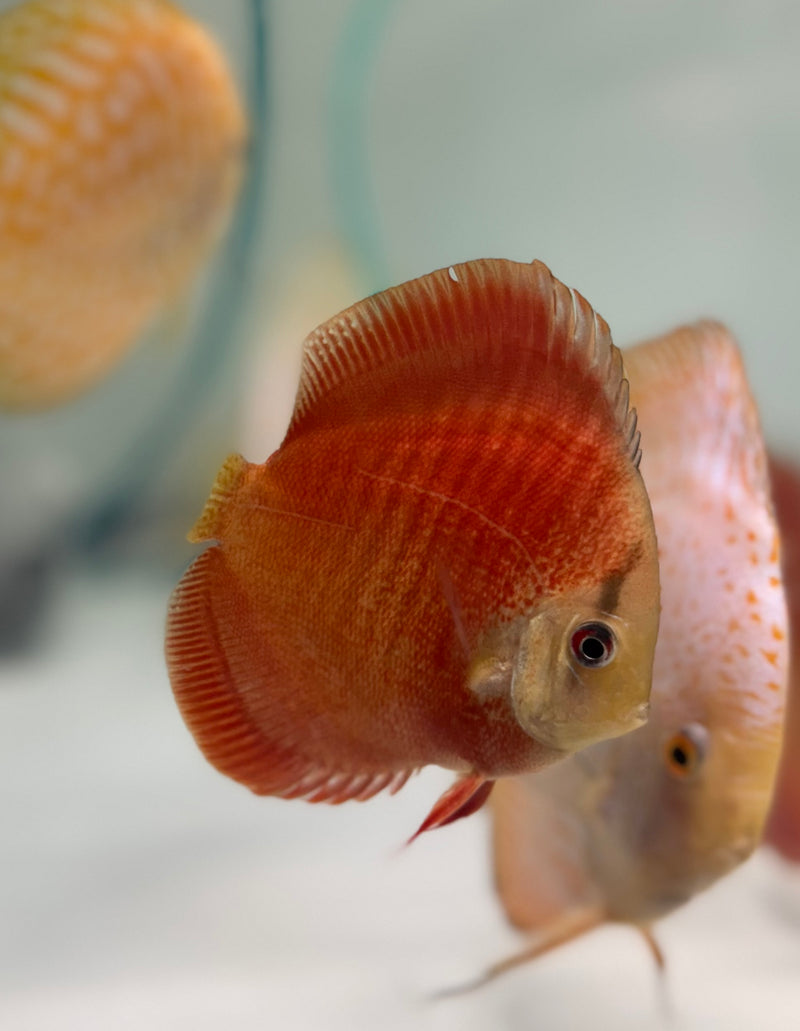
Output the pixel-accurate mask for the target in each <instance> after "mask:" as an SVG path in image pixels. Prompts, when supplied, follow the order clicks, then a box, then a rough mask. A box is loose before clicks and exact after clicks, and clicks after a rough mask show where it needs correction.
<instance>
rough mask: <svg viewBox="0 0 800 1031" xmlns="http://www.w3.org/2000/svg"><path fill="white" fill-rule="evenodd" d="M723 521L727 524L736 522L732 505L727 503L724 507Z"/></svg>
mask: <svg viewBox="0 0 800 1031" xmlns="http://www.w3.org/2000/svg"><path fill="white" fill-rule="evenodd" d="M725 519H726V520H727V521H728V522H729V523H733V522H735V521H736V513H735V512H734V510H733V505H732V504H731V503H730V502H727V503H726V505H725Z"/></svg>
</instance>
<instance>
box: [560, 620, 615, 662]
mask: <svg viewBox="0 0 800 1031" xmlns="http://www.w3.org/2000/svg"><path fill="white" fill-rule="evenodd" d="M570 646H571V648H572V654H573V655H574V656H575V658H576V659H577V660H578V662H579V663H580V664H581V666H586V667H587V668H588V669H599V668H600V667H601V666H607V665H608V663H609V662H611V660H612V659H613V658H614V651H615V649H616V641H615V640H614V634H613V633H612V632H611V630H610V629H609V627H607V626H606V625H605V623H583V624H581V626H579V627H578V629H577V630H576V631H575V632H574V633H573V635H572V640H571V641H570Z"/></svg>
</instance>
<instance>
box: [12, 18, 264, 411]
mask: <svg viewBox="0 0 800 1031" xmlns="http://www.w3.org/2000/svg"><path fill="white" fill-rule="evenodd" d="M246 132H247V129H246V122H245V115H244V112H243V110H242V105H241V102H240V100H239V97H238V95H237V90H236V86H235V83H234V81H233V77H232V75H231V73H230V71H229V69H228V67H227V65H226V62H225V59H224V57H223V55H222V53H221V52H220V50H219V48H218V46H217V44H216V43H215V41H214V40H213V39H212V37H211V36H210V35H209V34H208V33H207V32H206V31H205V29H203V27H202V26H201V25H200V24H199V23H198V22H195V21H194V20H193V19H191V18H189V17H188V16H187V15H185V14H184V13H183V12H182V11H181V10H180V9H179V8H178V7H177V6H175V5H174V4H172V3H167V2H165V0H138V2H136V3H131V2H128V0H84V2H79V0H28V2H24V3H20V4H14V5H13V6H12V7H11V8H10V9H8V10H3V11H2V12H0V326H2V334H3V341H2V342H3V346H2V348H0V407H5V408H8V409H17V410H27V409H34V408H44V407H48V406H51V405H54V404H57V403H60V402H62V401H64V400H66V399H69V398H70V397H72V396H74V395H75V394H76V393H78V392H80V391H81V390H84V389H88V388H89V387H90V386H91V385H92V384H94V383H96V382H98V381H99V380H101V379H102V378H103V377H104V376H105V375H106V374H107V373H108V372H109V371H110V370H111V369H113V368H114V367H115V365H116V364H117V363H118V361H119V360H120V359H121V358H122V356H123V355H124V354H125V353H126V352H127V350H128V348H129V347H130V346H131V345H132V344H133V343H135V341H136V340H137V338H138V337H139V336H140V335H141V334H142V333H143V331H144V330H145V329H146V328H147V327H148V326H149V325H150V324H151V323H152V321H153V320H154V318H155V317H156V316H157V315H159V314H161V313H163V312H164V311H165V309H166V306H167V305H170V304H173V303H176V304H177V303H178V302H179V300H180V298H181V297H182V296H185V294H186V291H187V290H188V287H189V284H190V283H191V281H192V279H193V278H194V276H195V275H196V273H197V272H198V270H199V268H200V267H201V265H202V263H203V261H204V260H205V259H206V258H207V256H208V255H209V253H210V251H211V250H212V248H213V246H214V245H215V244H216V243H217V241H218V240H219V238H220V236H221V235H222V232H223V230H224V228H225V227H226V225H227V222H228V220H229V217H230V214H231V211H232V208H233V205H234V202H235V199H236V197H237V195H238V191H239V186H240V183H241V179H242V173H243V165H244V150H245V139H246Z"/></svg>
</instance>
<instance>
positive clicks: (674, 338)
mask: <svg viewBox="0 0 800 1031" xmlns="http://www.w3.org/2000/svg"><path fill="white" fill-rule="evenodd" d="M624 359H625V368H626V370H627V372H628V374H629V378H630V383H631V394H632V399H633V401H634V403H635V404H636V405H638V406H639V409H640V412H642V413H644V414H643V418H644V419H645V420H646V422H643V426H644V432H645V446H646V448H647V468H648V471H651V470H652V473H656V471H657V475H653V474H652V473H651V476H650V478H649V480H648V482H652V483H658V484H659V489H664V490H671V489H672V488H673V486H674V479H675V477H680V478H684V477H685V476H686V474H687V471H688V472H689V474H690V475H693V476H696V477H702V479H703V481H704V482H708V481H709V480H715V479H718V480H720V481H721V482H723V483H726V484H727V483H729V482H730V480H731V477H732V476H733V477H736V478H738V479H739V480H740V481H741V483H742V486H743V487H744V489H745V490H746V491H747V492H748V493H750V494H752V495H754V496H756V497H767V496H768V494H769V483H768V475H767V465H766V454H765V450H764V442H763V437H762V433H761V427H760V424H759V419H758V412H757V410H756V406H755V402H754V400H753V395H752V393H751V391H750V387H749V385H748V382H747V376H746V373H745V369H744V365H743V363H742V357H741V354H740V352H739V348H738V346H737V344H736V341H735V340H734V339H733V337H732V336H731V334H730V333H729V332H728V330H727V329H726V328H725V327H724V326H722V325H720V323H718V322H712V321H701V322H697V323H695V324H693V325H689V326H681V327H680V328H679V329H676V330H675V331H674V332H672V333H668V334H666V335H665V336H663V337H658V338H655V339H653V340H648V341H645V342H644V343H641V344H638V345H637V346H636V347H633V348H631V349H630V350H627V351H626V352H625V355H624ZM650 423H653V424H654V425H657V426H659V427H663V428H664V432H661V433H660V434H659V435H658V436H657V437H656V436H655V435H654V436H653V437H652V438H651V437H649V436H648V435H647V429H648V425H650ZM667 428H668V431H667Z"/></svg>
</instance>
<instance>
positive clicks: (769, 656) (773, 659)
mask: <svg viewBox="0 0 800 1031" xmlns="http://www.w3.org/2000/svg"><path fill="white" fill-rule="evenodd" d="M761 654H762V655H763V656H764V658H765V659H766V660H767V662H768V663H769V664H770V666H777V665H778V653H777V652H768V651H767V650H766V648H762V649H761Z"/></svg>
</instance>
